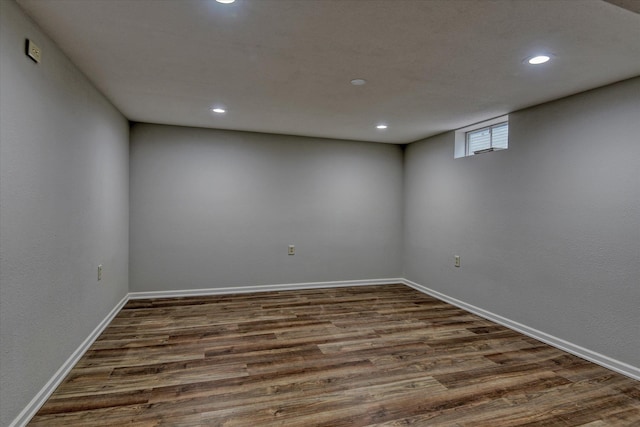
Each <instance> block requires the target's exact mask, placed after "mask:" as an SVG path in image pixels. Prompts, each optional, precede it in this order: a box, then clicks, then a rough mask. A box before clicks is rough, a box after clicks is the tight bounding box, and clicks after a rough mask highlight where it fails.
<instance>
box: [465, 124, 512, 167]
mask: <svg viewBox="0 0 640 427" xmlns="http://www.w3.org/2000/svg"><path fill="white" fill-rule="evenodd" d="M508 120H509V117H508V116H503V117H498V118H495V119H492V120H488V121H485V122H481V123H477V124H475V125H472V126H467V127H465V128H462V129H458V130H457V131H456V132H455V137H456V139H455V152H454V157H455V158H458V157H467V156H473V155H476V154H482V153H488V152H491V151H497V150H504V149H506V148H508V147H509V121H508Z"/></svg>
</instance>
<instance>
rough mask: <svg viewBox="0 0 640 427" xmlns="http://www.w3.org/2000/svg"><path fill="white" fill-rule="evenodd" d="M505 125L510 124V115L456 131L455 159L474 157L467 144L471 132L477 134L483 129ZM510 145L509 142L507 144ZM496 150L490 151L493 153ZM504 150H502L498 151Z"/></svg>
mask: <svg viewBox="0 0 640 427" xmlns="http://www.w3.org/2000/svg"><path fill="white" fill-rule="evenodd" d="M503 123H507V124H508V123H509V115H506V116H500V117H496V118H494V119H491V120H485V121H482V122H479V123H476V124H473V125H471V126H466V127H463V128H460V129H457V130H456V131H455V144H454V153H453V157H454V158H456V159H458V158H460V157H470V156H473V155H474V153H469V151H468V144H467V135H468V134H469V133H470V132H475V131H478V130H481V129H486V128H492V127H495V126H498V125H501V124H503ZM507 144H508V142H507ZM493 150H494V149H491V150H488V151H493ZM498 150H502V148H500V149H498Z"/></svg>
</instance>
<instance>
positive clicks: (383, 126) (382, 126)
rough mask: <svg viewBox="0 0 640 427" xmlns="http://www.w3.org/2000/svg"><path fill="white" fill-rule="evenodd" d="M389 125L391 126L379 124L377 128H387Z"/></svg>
mask: <svg viewBox="0 0 640 427" xmlns="http://www.w3.org/2000/svg"><path fill="white" fill-rule="evenodd" d="M388 127H389V126H387V125H377V126H376V129H386V128H388Z"/></svg>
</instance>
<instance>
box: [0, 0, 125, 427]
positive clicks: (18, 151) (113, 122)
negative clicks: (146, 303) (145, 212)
mask: <svg viewBox="0 0 640 427" xmlns="http://www.w3.org/2000/svg"><path fill="white" fill-rule="evenodd" d="M26 38H31V39H33V40H34V41H35V42H36V43H37V44H38V45H39V46H40V47H41V48H42V49H43V51H44V53H43V62H42V63H41V64H39V65H36V64H35V63H34V62H32V61H31V60H30V59H28V58H27V57H26V56H25V54H24V50H25V47H24V42H25V39H26ZM128 132H129V126H128V123H127V121H126V120H125V119H124V117H123V116H122V115H121V114H120V113H119V112H118V111H117V110H116V109H115V108H114V107H113V106H112V105H111V104H110V103H109V102H108V101H106V100H105V98H104V97H103V96H101V95H100V93H98V91H97V90H96V89H95V88H94V87H93V86H92V85H91V84H90V83H89V82H88V81H87V79H86V78H85V77H84V76H83V75H82V74H81V73H80V72H79V71H77V69H76V68H75V67H74V66H73V65H72V64H71V63H70V62H69V61H68V60H67V58H66V57H65V56H64V55H63V54H62V53H61V52H60V51H59V50H58V48H57V47H56V46H55V45H54V44H53V42H52V41H51V40H50V39H48V38H47V37H46V36H45V35H44V34H43V33H42V32H41V31H40V30H39V29H38V28H37V27H36V26H35V25H34V24H33V23H32V22H31V21H30V20H29V19H28V18H27V17H26V16H25V15H24V14H23V13H22V11H21V10H20V9H19V8H18V6H16V4H15V3H14V2H13V1H6V0H2V1H0V357H1V359H0V384H2V387H1V391H0V425H2V426H6V425H8V424H9V423H10V422H11V420H13V419H14V418H15V417H16V416H17V415H18V413H19V412H20V411H21V410H22V409H23V408H24V407H25V406H26V405H27V404H28V403H29V401H30V400H31V399H32V398H33V397H34V396H35V395H36V393H38V392H39V391H40V389H41V388H42V387H43V386H44V384H45V383H46V382H47V381H48V380H49V379H50V378H51V377H52V376H53V374H54V373H55V372H56V371H57V370H58V368H60V366H61V365H62V364H63V363H64V362H65V361H66V359H67V358H68V357H69V356H70V355H71V354H72V353H73V351H75V350H76V349H77V347H78V346H79V345H80V344H81V343H82V342H83V341H84V340H85V338H86V337H87V336H88V335H89V334H90V333H91V331H92V330H93V329H94V328H95V327H96V326H97V325H98V324H99V322H100V321H101V320H102V319H103V318H104V317H105V316H106V315H107V313H109V311H111V309H113V308H114V306H115V305H116V304H117V303H118V301H120V300H121V299H122V297H123V296H124V295H125V294H126V293H127V288H128ZM100 263H101V264H103V265H104V278H103V280H102V281H101V282H99V283H98V282H97V280H96V279H97V275H96V268H97V265H98V264H100Z"/></svg>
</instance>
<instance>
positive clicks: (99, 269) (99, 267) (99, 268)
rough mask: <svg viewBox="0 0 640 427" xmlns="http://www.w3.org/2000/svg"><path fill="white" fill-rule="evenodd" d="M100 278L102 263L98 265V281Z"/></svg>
mask: <svg viewBox="0 0 640 427" xmlns="http://www.w3.org/2000/svg"><path fill="white" fill-rule="evenodd" d="M100 280H102V264H100V265H99V266H98V281H100Z"/></svg>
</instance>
